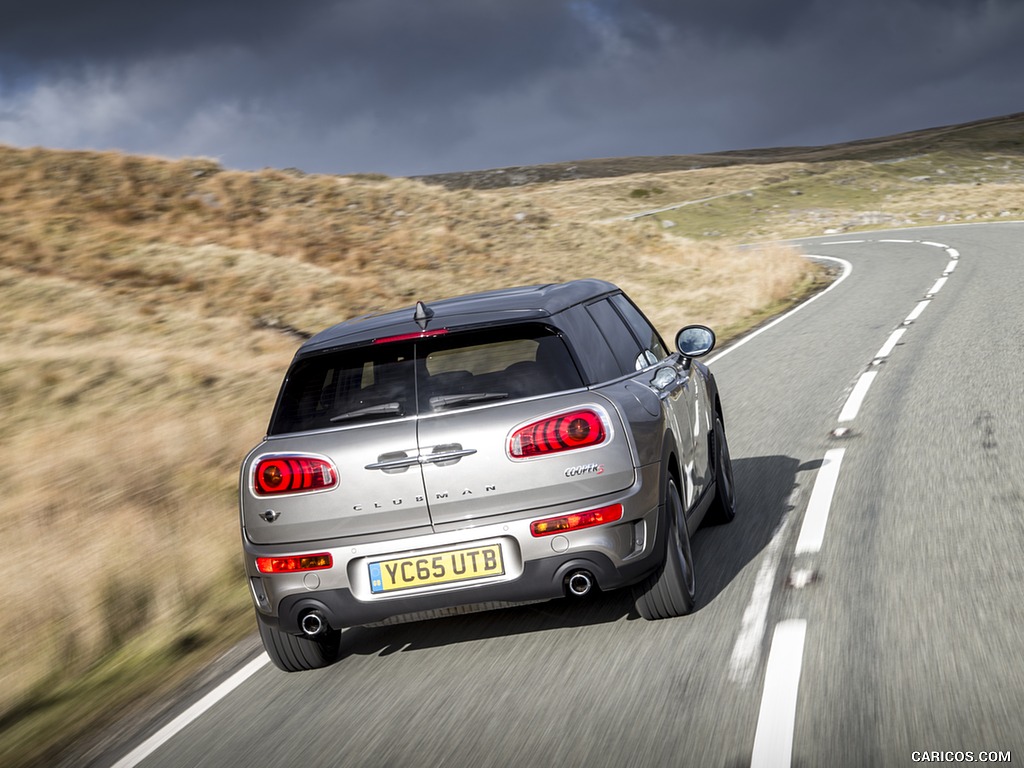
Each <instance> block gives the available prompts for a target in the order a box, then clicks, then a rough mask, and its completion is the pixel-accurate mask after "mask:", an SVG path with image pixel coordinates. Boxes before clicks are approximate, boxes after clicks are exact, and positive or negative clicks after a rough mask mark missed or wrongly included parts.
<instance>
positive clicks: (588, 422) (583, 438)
mask: <svg viewBox="0 0 1024 768" xmlns="http://www.w3.org/2000/svg"><path fill="white" fill-rule="evenodd" d="M607 436H608V431H607V430H606V429H605V426H604V421H603V420H602V419H601V416H600V415H598V413H597V412H596V411H592V410H590V409H589V408H584V409H580V410H578V411H569V412H568V413H560V414H558V415H557V416H551V417H549V418H546V419H544V420H542V421H535V422H534V423H533V424H528V425H526V426H525V427H520V428H519V429H517V430H516V431H515V432H513V433H512V436H511V437H510V438H509V441H508V452H509V455H510V456H511V457H512V458H514V459H526V458H529V457H531V456H543V455H544V454H547V453H558V452H560V451H571V450H575V449H576V448H586V447H588V446H591V445H598V444H600V443H603V442H604V441H605V438H606V437H607Z"/></svg>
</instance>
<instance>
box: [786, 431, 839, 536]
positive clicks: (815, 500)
mask: <svg viewBox="0 0 1024 768" xmlns="http://www.w3.org/2000/svg"><path fill="white" fill-rule="evenodd" d="M845 452H846V449H845V448H833V449H831V450H829V451H826V452H825V458H824V459H822V462H821V468H820V469H819V470H818V476H817V477H816V478H815V479H814V488H813V489H812V490H811V498H810V499H809V500H808V502H807V510H806V511H805V512H804V523H803V525H802V526H801V528H800V537H799V538H798V539H797V540H796V550H795V553H796V554H797V555H803V554H808V553H810V554H813V553H815V552H818V551H820V550H821V544H822V542H824V541H825V524H826V523H828V513H829V509H830V508H831V507H832V496H833V495H834V494H835V492H836V482H837V481H838V480H839V465H840V464H841V463H842V461H843V454H844V453H845Z"/></svg>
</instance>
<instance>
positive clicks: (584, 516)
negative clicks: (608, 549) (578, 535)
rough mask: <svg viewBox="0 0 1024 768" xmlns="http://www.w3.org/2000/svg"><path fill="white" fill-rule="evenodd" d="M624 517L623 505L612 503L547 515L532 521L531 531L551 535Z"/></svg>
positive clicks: (536, 533)
mask: <svg viewBox="0 0 1024 768" xmlns="http://www.w3.org/2000/svg"><path fill="white" fill-rule="evenodd" d="M621 519H622V505H621V504H612V505H611V506H609V507H601V508H600V509H591V510H589V511H587V512H573V513H572V514H571V515H561V516H560V517H547V518H545V519H543V520H534V521H533V522H532V523H530V533H532V534H533V535H534V536H538V537H539V536H551V535H552V534H555V533H565V532H566V531H577V530H579V529H580V528H593V527H594V526H595V525H604V524H605V523H614V522H615V521H616V520H621Z"/></svg>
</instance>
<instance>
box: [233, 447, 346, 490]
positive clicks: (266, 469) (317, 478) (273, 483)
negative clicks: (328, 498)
mask: <svg viewBox="0 0 1024 768" xmlns="http://www.w3.org/2000/svg"><path fill="white" fill-rule="evenodd" d="M337 484H338V471H337V470H336V469H335V468H334V465H333V464H331V462H330V461H328V460H327V459H325V458H321V457H318V456H282V455H275V456H264V457H263V458H261V459H260V460H259V461H257V462H256V467H255V469H254V471H253V490H254V491H255V492H256V495H257V496H278V495H280V494H284V493H307V492H309V491H323V490H327V489H328V488H333V487H334V486H336V485H337Z"/></svg>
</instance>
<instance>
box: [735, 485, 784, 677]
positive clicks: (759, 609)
mask: <svg viewBox="0 0 1024 768" xmlns="http://www.w3.org/2000/svg"><path fill="white" fill-rule="evenodd" d="M798 493H799V489H798V488H793V490H792V492H791V493H790V495H789V501H788V502H787V503H786V506H787V508H793V507H795V506H796V497H797V495H798ZM789 520H790V515H789V514H788V513H787V514H786V516H785V517H784V518H783V519H782V522H781V523H779V527H778V528H776V529H775V533H774V534H773V535H772V539H771V541H770V542H769V543H768V546H767V547H765V552H764V559H763V560H762V561H761V567H760V569H759V570H758V572H757V578H756V579H754V590H753V592H752V593H751V595H750V602H749V603H747V607H746V610H744V611H743V621H742V624H741V626H740V633H739V636H738V637H737V638H736V644H735V645H734V646H733V649H732V657H731V658H730V659H729V679H730V680H731V681H732V682H734V683H739V684H740V685H743V686H746V685H749V684H750V681H751V680H752V679H753V677H754V669H755V667H756V666H757V660H758V657H759V656H760V655H761V641H762V640H763V639H764V631H765V627H766V626H767V623H768V606H769V604H770V603H771V600H772V589H773V587H774V586H775V574H776V573H777V572H778V570H779V561H780V560H781V558H782V542H783V541H784V540H785V538H786V533H787V532H788V531H789Z"/></svg>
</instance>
